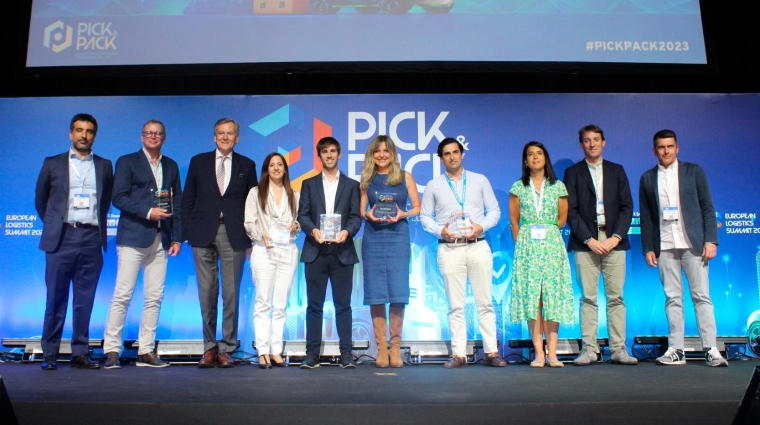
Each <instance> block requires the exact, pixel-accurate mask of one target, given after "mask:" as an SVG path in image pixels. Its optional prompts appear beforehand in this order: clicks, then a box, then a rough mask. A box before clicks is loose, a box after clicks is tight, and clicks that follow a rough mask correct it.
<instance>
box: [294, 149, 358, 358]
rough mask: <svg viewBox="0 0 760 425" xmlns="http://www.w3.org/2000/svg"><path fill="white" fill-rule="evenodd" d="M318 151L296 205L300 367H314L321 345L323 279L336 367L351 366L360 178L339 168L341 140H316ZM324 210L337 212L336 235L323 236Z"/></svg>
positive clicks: (331, 212) (323, 296)
mask: <svg viewBox="0 0 760 425" xmlns="http://www.w3.org/2000/svg"><path fill="white" fill-rule="evenodd" d="M317 155H319V159H320V160H321V161H322V172H321V173H319V174H318V175H316V176H314V177H311V178H309V179H306V180H304V182H303V185H302V186H301V199H300V201H299V204H298V223H299V224H300V225H301V229H302V230H303V231H304V233H306V239H305V240H304V243H303V251H302V252H301V262H303V263H306V266H305V270H304V274H305V278H306V298H307V302H308V307H307V309H306V358H305V359H304V361H303V362H302V363H301V368H302V369H314V368H317V367H319V353H320V348H321V345H322V309H323V307H324V304H325V296H326V294H327V281H328V279H329V280H330V284H331V286H332V297H333V304H334V306H335V322H336V327H337V329H338V337H339V339H340V342H339V347H340V367H342V368H355V367H356V363H355V362H354V359H353V355H352V354H351V349H352V348H353V342H352V341H351V327H352V316H351V315H352V311H351V289H352V287H353V275H354V264H356V263H358V262H359V256H358V255H357V254H356V248H355V247H354V239H353V238H354V236H355V235H356V233H357V232H359V228H360V227H361V224H362V221H361V215H360V213H359V203H360V199H361V196H360V191H359V182H357V181H355V180H352V179H350V178H348V176H346V175H345V174H343V173H341V172H340V171H339V170H338V160H339V159H340V143H339V142H338V141H337V140H336V139H334V138H332V137H324V138H322V139H320V140H319V142H317ZM323 214H340V225H341V227H340V228H341V232H340V234H339V235H338V237H337V240H334V241H328V240H325V239H323V237H324V236H325V235H323V234H322V232H321V231H320V217H321V216H322V215H323Z"/></svg>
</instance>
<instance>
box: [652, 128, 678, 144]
mask: <svg viewBox="0 0 760 425" xmlns="http://www.w3.org/2000/svg"><path fill="white" fill-rule="evenodd" d="M670 138H672V139H673V140H675V141H676V145H677V144H678V138H677V137H676V132H675V131H673V130H668V129H667V128H666V129H664V130H660V131H658V132H657V133H654V137H653V138H652V147H654V148H656V147H657V139H670Z"/></svg>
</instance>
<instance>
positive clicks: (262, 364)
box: [259, 356, 272, 369]
mask: <svg viewBox="0 0 760 425" xmlns="http://www.w3.org/2000/svg"><path fill="white" fill-rule="evenodd" d="M271 368H272V364H271V363H269V360H268V359H267V357H266V356H259V369H271Z"/></svg>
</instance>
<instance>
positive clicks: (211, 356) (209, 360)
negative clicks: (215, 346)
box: [198, 350, 216, 369]
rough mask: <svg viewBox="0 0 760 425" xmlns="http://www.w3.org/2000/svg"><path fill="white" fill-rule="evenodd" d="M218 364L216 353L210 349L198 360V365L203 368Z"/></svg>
mask: <svg viewBox="0 0 760 425" xmlns="http://www.w3.org/2000/svg"><path fill="white" fill-rule="evenodd" d="M214 366H216V353H215V352H213V351H211V350H208V351H206V352H205V353H203V358H202V359H201V361H199V362H198V367H199V368H201V369H210V368H212V367H214Z"/></svg>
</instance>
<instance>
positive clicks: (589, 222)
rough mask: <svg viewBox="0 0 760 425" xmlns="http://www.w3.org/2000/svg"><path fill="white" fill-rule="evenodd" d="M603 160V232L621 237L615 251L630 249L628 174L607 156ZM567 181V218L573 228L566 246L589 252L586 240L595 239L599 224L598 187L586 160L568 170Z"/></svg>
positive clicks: (631, 213)
mask: <svg viewBox="0 0 760 425" xmlns="http://www.w3.org/2000/svg"><path fill="white" fill-rule="evenodd" d="M603 161H604V162H603V163H602V164H603V165H602V176H603V177H602V178H603V182H604V183H603V185H602V186H603V189H602V191H603V192H604V194H603V199H604V221H605V226H604V232H605V233H606V235H607V237H608V238H610V237H612V235H614V234H617V235H619V236H620V237H621V238H622V239H621V241H620V243H619V244H618V245H617V246H616V247H615V251H624V250H628V249H631V244H630V242H629V241H628V229H629V228H630V227H631V218H632V217H633V199H632V197H631V187H630V185H629V183H628V176H626V174H625V170H624V169H623V167H622V166H621V165H619V164H616V163H614V162H611V161H607V160H606V159H605V160H603ZM564 183H565V187H567V194H568V213H567V221H568V223H569V224H570V230H571V233H570V240H569V242H568V245H567V248H568V250H569V251H590V248H589V247H588V246H586V244H584V243H583V241H585V240H587V239H588V238H595V239H596V238H597V237H598V230H597V229H598V227H599V226H598V224H597V217H596V189H594V180H593V179H592V178H591V171H589V169H588V164H587V163H586V160H585V159H584V160H582V161H580V162H578V163H576V164H574V165H573V166H571V167H570V168H568V169H567V170H565V178H564Z"/></svg>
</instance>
